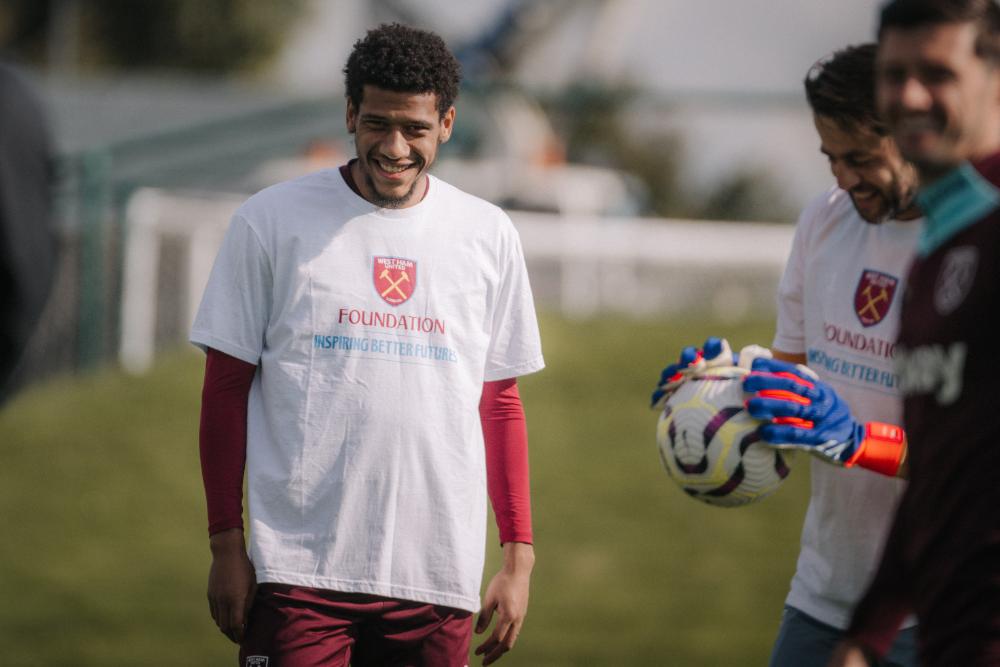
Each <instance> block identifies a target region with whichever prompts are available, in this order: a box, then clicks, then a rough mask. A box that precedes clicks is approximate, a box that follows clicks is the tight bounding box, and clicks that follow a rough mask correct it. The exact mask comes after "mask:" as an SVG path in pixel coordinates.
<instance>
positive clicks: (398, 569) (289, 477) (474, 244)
mask: <svg viewBox="0 0 1000 667" xmlns="http://www.w3.org/2000/svg"><path fill="white" fill-rule="evenodd" d="M191 341H192V342H193V343H195V344H196V345H198V346H200V347H212V348H215V349H218V350H220V351H222V352H225V353H226V354H229V355H232V356H234V357H237V358H239V359H242V360H243V361H246V362H249V363H252V364H259V368H258V371H257V374H256V376H255V378H254V381H253V386H252V388H251V391H250V399H249V408H248V409H249V416H248V433H247V479H248V484H247V486H248V503H249V512H250V538H251V539H250V556H251V560H252V561H253V563H254V566H255V568H256V571H257V579H258V581H260V582H280V583H287V584H296V585H302V586H310V587H315V588H324V589H329V590H337V591H343V592H358V593H369V594H374V595H382V596H387V597H393V598H400V599H407V600H416V601H420V602H427V603H432V604H440V605H446V606H450V607H456V608H459V609H466V610H469V611H476V610H477V609H478V608H479V586H480V581H481V577H482V570H483V555H484V548H485V529H486V491H485V489H486V483H485V455H484V447H483V436H482V426H481V424H480V419H479V412H478V406H479V398H480V395H481V393H482V386H483V382H484V381H490V380H500V379H505V378H512V377H516V376H519V375H523V374H526V373H531V372H534V371H537V370H539V369H541V368H542V367H543V366H544V363H543V360H542V354H541V346H540V343H539V336H538V325H537V322H536V319H535V312H534V306H533V303H532V298H531V290H530V287H529V285H528V276H527V272H526V270H525V266H524V258H523V254H522V251H521V245H520V240H519V238H518V235H517V232H516V230H515V229H514V227H513V225H512V224H511V222H510V219H509V218H508V217H507V216H506V214H504V213H503V212H502V211H501V210H500V209H499V208H497V207H496V206H493V205H491V204H489V203H487V202H484V201H482V200H480V199H478V198H476V197H473V196H471V195H468V194H465V193H463V192H461V191H460V190H458V189H456V188H454V187H452V186H450V185H448V184H447V183H444V182H443V181H440V180H438V179H436V178H433V177H431V178H430V184H429V190H428V192H427V195H426V196H425V197H424V199H423V200H422V201H421V202H420V203H418V204H417V205H415V206H412V207H409V208H403V209H392V210H390V209H380V208H377V207H375V206H374V205H372V204H370V203H369V202H367V201H365V200H364V199H362V198H361V197H359V196H358V195H356V194H355V193H354V192H353V191H352V190H351V189H350V188H349V187H348V186H347V184H346V183H345V182H344V179H343V177H342V176H341V174H340V173H339V171H338V170H336V169H331V170H326V171H321V172H318V173H315V174H311V175H309V176H305V177H303V178H300V179H297V180H294V181H289V182H287V183H282V184H279V185H276V186H273V187H270V188H267V189H266V190H264V191H262V192H260V193H258V194H256V195H254V196H253V197H251V198H250V199H249V200H248V201H247V202H246V203H245V204H243V206H241V207H240V209H239V210H238V211H237V212H236V214H235V215H234V217H233V220H232V223H231V225H230V227H229V230H228V231H227V233H226V236H225V240H224V241H223V245H222V248H221V250H220V251H219V255H218V257H217V258H216V261H215V266H214V267H213V269H212V273H211V277H210V278H209V282H208V286H207V288H206V290H205V295H204V298H203V300H202V303H201V306H200V308H199V310H198V314H197V316H196V318H195V322H194V326H193V328H192V331H191Z"/></svg>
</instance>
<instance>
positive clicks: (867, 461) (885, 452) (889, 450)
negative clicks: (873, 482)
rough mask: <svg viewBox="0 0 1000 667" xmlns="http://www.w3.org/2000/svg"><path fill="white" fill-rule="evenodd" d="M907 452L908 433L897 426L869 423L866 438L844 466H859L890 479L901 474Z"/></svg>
mask: <svg viewBox="0 0 1000 667" xmlns="http://www.w3.org/2000/svg"><path fill="white" fill-rule="evenodd" d="M905 452H906V432H905V431H903V429H902V427H900V426H896V425H895V424H883V423H881V422H868V423H866V424H865V436H864V439H862V441H861V443H860V444H859V445H858V449H857V451H855V452H854V455H853V456H851V458H850V459H848V460H847V461H846V462H845V463H844V465H845V466H846V467H848V468H850V467H851V466H855V465H859V466H861V467H862V468H867V469H868V470H873V471H875V472H877V473H881V474H883V475H888V476H889V477H895V476H896V475H897V474H898V473H899V466H900V465H901V464H902V462H903V455H904V454H905Z"/></svg>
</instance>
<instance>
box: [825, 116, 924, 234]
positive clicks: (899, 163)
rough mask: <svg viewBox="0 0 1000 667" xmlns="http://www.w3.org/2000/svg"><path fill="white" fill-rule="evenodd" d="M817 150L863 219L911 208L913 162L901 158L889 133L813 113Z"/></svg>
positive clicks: (914, 178)
mask: <svg viewBox="0 0 1000 667" xmlns="http://www.w3.org/2000/svg"><path fill="white" fill-rule="evenodd" d="M813 121H814V122H815V124H816V131H817V132H818V133H819V138H820V151H821V152H822V153H823V154H824V155H826V157H827V159H828V160H829V161H830V170H831V171H832V172H833V175H834V177H835V178H836V179H837V185H838V186H840V188H841V189H842V190H845V191H846V192H847V193H848V194H849V195H850V196H851V201H852V202H854V208H856V209H857V211H858V215H860V216H861V217H862V218H864V219H865V220H866V221H867V222H873V223H877V222H882V221H883V220H886V219H887V218H890V217H896V216H899V215H900V214H903V217H904V219H905V218H906V217H909V216H908V215H907V214H908V213H910V212H911V211H912V208H911V207H912V205H913V198H914V194H915V193H916V189H917V176H916V171H915V170H914V169H913V166H912V165H910V164H908V163H907V162H905V161H904V160H903V158H902V156H900V154H899V150H898V149H897V148H896V145H895V144H894V143H893V141H892V139H890V138H889V137H882V136H879V135H878V134H877V133H875V132H874V131H873V130H870V129H866V128H855V129H852V130H851V131H848V130H846V129H844V128H843V127H841V126H840V125H839V124H838V123H837V122H836V121H834V120H833V119H831V118H827V117H825V116H814V117H813Z"/></svg>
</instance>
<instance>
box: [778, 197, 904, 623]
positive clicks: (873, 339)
mask: <svg viewBox="0 0 1000 667" xmlns="http://www.w3.org/2000/svg"><path fill="white" fill-rule="evenodd" d="M920 227H921V223H920V221H919V220H910V221H905V222H900V221H895V220H890V221H887V222H884V223H882V224H878V225H873V224H869V223H866V222H865V221H864V220H863V219H862V218H861V217H860V216H858V214H857V212H856V211H855V209H854V205H853V204H852V203H851V198H850V196H849V195H848V194H847V193H846V192H844V191H843V190H840V189H839V188H833V189H831V190H829V191H828V192H826V193H825V194H823V195H822V196H820V197H817V198H816V199H815V200H813V201H812V202H811V203H810V204H809V205H808V206H807V207H806V209H805V210H804V211H803V212H802V215H801V216H800V217H799V221H798V225H797V227H796V230H795V238H794V241H793V242H792V252H791V256H790V257H789V259H788V264H787V266H786V267H785V273H784V276H783V277H782V279H781V285H780V287H779V289H778V330H777V334H776V335H775V338H774V349H776V350H781V351H783V352H790V353H799V354H805V355H806V358H807V360H808V365H809V367H810V368H811V369H813V370H814V371H816V373H817V374H818V375H819V377H820V379H822V380H823V381H824V382H827V383H829V384H830V385H832V386H833V388H834V389H835V390H836V392H837V393H838V394H839V395H840V396H841V397H842V398H844V400H846V401H847V404H848V405H849V406H850V408H851V413H852V414H853V416H854V418H855V419H856V420H858V421H861V422H867V421H880V422H887V423H892V424H901V423H902V407H903V406H902V398H901V396H900V394H899V378H898V376H897V375H896V374H895V371H894V368H893V354H894V350H895V341H896V335H897V333H898V331H899V312H900V308H901V302H902V298H903V286H904V285H903V283H904V280H905V277H906V274H907V271H908V270H909V266H910V262H911V259H912V258H913V256H914V253H915V251H916V244H917V237H918V235H919V233H920ZM799 460H800V461H801V460H803V459H802V457H800V458H799ZM807 460H808V461H809V462H810V465H811V468H812V497H811V499H810V502H809V509H808V511H807V513H806V520H805V526H804V527H803V530H802V550H801V552H800V553H799V560H798V565H797V567H796V571H795V576H794V577H793V579H792V586H791V591H790V593H789V594H788V599H787V601H786V602H787V604H788V605H789V606H792V607H795V608H796V609H799V610H800V611H803V612H805V613H806V614H808V615H809V616H812V617H814V618H816V619H818V620H820V621H822V622H823V623H826V624H828V625H832V626H834V627H837V628H846V627H847V625H848V623H849V621H850V614H851V610H852V609H853V607H854V605H855V603H856V602H857V601H858V600H859V599H860V597H861V595H862V594H863V593H864V591H865V588H866V587H867V584H868V582H869V580H870V579H871V577H872V576H873V575H874V571H875V568H876V566H877V565H878V558H879V556H880V554H881V550H882V545H883V543H884V541H885V537H886V535H887V533H888V530H889V525H890V523H891V520H892V516H893V514H894V512H895V509H896V504H897V502H898V500H899V498H900V496H901V495H902V493H903V489H904V488H905V482H903V481H902V480H899V479H896V478H890V477H886V476H884V475H880V474H878V473H875V472H871V471H869V470H864V469H862V468H859V467H854V468H850V469H847V468H840V467H837V466H834V465H831V464H829V463H824V462H822V461H820V460H818V459H816V458H813V457H809V458H808V459H807Z"/></svg>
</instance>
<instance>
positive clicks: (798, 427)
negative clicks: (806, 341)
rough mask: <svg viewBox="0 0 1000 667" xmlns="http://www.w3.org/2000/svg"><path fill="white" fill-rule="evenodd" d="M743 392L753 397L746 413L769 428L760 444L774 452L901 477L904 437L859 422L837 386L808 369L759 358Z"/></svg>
mask: <svg viewBox="0 0 1000 667" xmlns="http://www.w3.org/2000/svg"><path fill="white" fill-rule="evenodd" d="M752 369H753V372H752V373H751V374H750V375H748V376H747V377H746V379H745V380H744V381H743V389H744V390H745V391H747V392H749V393H752V394H754V396H753V397H752V398H750V399H749V400H748V401H747V411H748V412H749V413H750V415H751V416H752V417H754V418H756V419H760V420H763V421H765V422H767V423H765V424H763V425H762V426H761V427H760V435H761V439H762V440H763V441H764V442H766V443H768V444H770V445H773V446H775V447H790V448H797V449H804V450H807V451H809V452H811V453H813V454H815V455H817V456H819V457H820V458H822V459H824V460H826V461H828V462H830V463H834V464H836V465H841V466H845V467H848V468H849V467H851V466H855V465H859V466H861V467H862V468H868V469H869V470H874V471H875V472H879V473H882V474H883V475H889V476H895V475H897V474H899V470H900V467H901V466H902V463H903V458H904V456H905V454H906V434H905V433H904V432H903V429H902V428H901V427H899V426H895V425H893V424H883V423H880V422H867V423H860V422H858V421H856V420H855V419H854V417H852V416H851V410H850V408H849V407H848V406H847V403H846V402H845V401H844V400H843V399H842V398H840V396H838V395H837V392H836V391H834V389H833V387H831V386H830V385H828V384H826V383H825V382H821V381H820V379H819V377H817V375H816V374H815V373H814V372H813V371H812V370H810V369H809V368H807V367H805V366H803V365H801V364H789V363H786V362H784V361H778V360H776V359H758V360H756V361H754V363H753V367H752Z"/></svg>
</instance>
